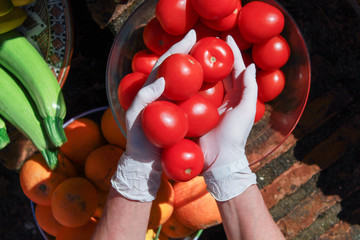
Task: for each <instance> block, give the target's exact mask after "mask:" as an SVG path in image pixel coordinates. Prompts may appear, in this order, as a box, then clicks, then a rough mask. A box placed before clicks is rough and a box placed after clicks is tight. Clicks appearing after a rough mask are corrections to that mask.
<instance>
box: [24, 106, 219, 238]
mask: <svg viewBox="0 0 360 240" xmlns="http://www.w3.org/2000/svg"><path fill="white" fill-rule="evenodd" d="M64 130H65V134H66V136H67V139H68V141H67V142H66V143H65V144H64V145H63V146H61V147H60V148H59V155H58V159H59V164H58V167H57V168H56V169H55V170H53V171H51V170H50V169H49V168H48V167H47V165H46V163H45V160H44V159H43V157H42V155H41V154H40V153H36V154H34V155H33V156H32V157H30V158H29V159H28V160H27V161H26V162H25V163H24V164H23V166H22V168H21V170H20V185H21V188H22V190H23V192H24V194H25V195H26V196H27V197H28V198H29V199H30V200H31V201H32V202H33V203H35V217H36V220H37V222H38V224H39V226H40V227H41V229H42V230H43V231H44V232H46V233H47V234H48V235H50V236H53V237H55V238H56V239H58V240H62V239H67V240H72V239H74V240H75V239H76V240H83V239H84V240H86V239H90V238H91V235H92V233H93V232H94V230H95V227H96V224H97V222H98V221H99V219H100V218H101V215H102V211H103V208H104V205H105V202H106V198H107V195H108V192H109V190H110V187H111V184H110V179H111V177H112V175H113V174H114V172H115V170H116V167H117V163H118V160H119V159H120V157H121V155H122V154H123V152H124V151H125V146H126V138H125V137H124V136H123V134H122V132H121V131H120V129H119V128H118V126H117V124H116V121H115V119H114V117H113V115H112V113H111V110H110V109H109V108H108V109H106V110H105V111H104V112H103V113H102V116H101V120H99V121H94V120H92V119H91V118H90V117H86V116H85V117H83V118H79V119H76V120H74V121H72V122H71V123H69V124H68V125H67V126H66V127H65V128H64ZM189 219H190V220H189ZM219 223H221V217H220V213H219V210H218V208H217V205H216V202H215V200H214V199H213V198H212V197H211V195H210V194H209V193H208V192H207V191H206V185H205V182H204V180H203V178H202V177H200V176H199V177H196V178H194V179H192V180H191V181H188V182H175V181H173V180H171V179H169V178H167V177H166V176H163V177H162V182H161V186H160V188H159V191H158V194H157V197H156V199H155V200H154V201H153V204H152V208H151V212H150V219H149V225H148V232H147V235H146V240H152V239H154V237H155V236H156V233H157V231H158V229H159V227H160V226H161V232H160V235H159V236H158V239H160V240H166V239H169V238H183V237H186V236H189V235H191V234H194V233H195V232H196V231H197V230H199V229H205V228H207V227H209V226H212V225H216V224H219Z"/></svg>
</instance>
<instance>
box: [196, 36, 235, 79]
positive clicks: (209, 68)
mask: <svg viewBox="0 0 360 240" xmlns="http://www.w3.org/2000/svg"><path fill="white" fill-rule="evenodd" d="M190 55H191V56H193V57H194V58H195V59H196V60H198V61H199V63H200V64H201V66H202V68H203V71H204V81H205V82H212V83H214V82H217V81H220V80H222V79H224V78H225V77H226V76H227V75H229V74H230V72H231V70H232V68H233V65H234V54H233V52H232V50H231V48H230V47H229V45H227V43H226V42H225V41H224V40H221V39H218V38H216V37H207V38H203V39H201V40H199V41H197V42H196V43H195V45H194V46H193V48H192V49H191V51H190Z"/></svg>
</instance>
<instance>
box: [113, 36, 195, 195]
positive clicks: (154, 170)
mask: <svg viewBox="0 0 360 240" xmlns="http://www.w3.org/2000/svg"><path fill="white" fill-rule="evenodd" d="M195 42H196V34H195V31H194V30H191V31H190V32H189V33H188V34H187V35H186V36H185V37H184V39H183V40H181V41H180V42H178V43H176V44H174V45H173V46H172V47H171V48H170V49H169V50H168V51H167V52H166V53H164V54H163V55H162V56H161V57H160V58H159V60H158V61H157V62H156V64H155V66H154V68H153V70H152V71H151V73H150V75H149V77H148V79H147V80H146V83H145V84H144V87H143V88H142V89H141V90H140V91H139V92H138V94H137V96H136V97H135V99H134V101H133V103H132V105H131V106H130V108H129V109H128V110H127V112H126V117H125V118H126V132H127V144H126V151H125V153H124V154H123V155H122V156H121V158H120V161H119V164H118V167H117V170H116V172H115V174H114V176H113V177H112V180H111V183H112V187H113V188H115V189H116V190H117V191H118V192H119V193H120V194H121V195H123V196H124V197H126V198H128V199H131V200H137V201H141V202H149V201H152V200H154V199H155V197H156V193H157V191H158V188H159V186H160V182H161V174H162V167H161V162H160V158H161V149H160V148H158V147H156V146H154V145H153V144H152V143H150V142H149V141H148V139H147V138H146V136H145V134H144V132H143V130H142V126H141V112H142V110H143V109H144V108H145V107H146V106H147V105H148V104H150V103H151V102H153V101H155V100H156V99H158V98H159V97H160V96H161V94H162V93H163V91H164V89H165V80H164V78H159V79H157V80H156V81H155V79H156V73H157V70H158V68H159V65H160V64H161V63H162V62H163V61H164V60H165V58H167V57H168V56H170V55H171V54H174V53H188V52H189V51H190V49H191V48H192V46H193V45H194V44H195Z"/></svg>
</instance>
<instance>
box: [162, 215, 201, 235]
mask: <svg viewBox="0 0 360 240" xmlns="http://www.w3.org/2000/svg"><path fill="white" fill-rule="evenodd" d="M161 231H162V232H163V233H164V234H165V235H166V236H168V237H171V238H184V237H188V236H190V235H191V234H193V233H194V232H196V230H195V229H191V228H188V227H186V226H185V225H184V224H182V223H181V222H180V221H179V220H178V219H177V218H176V217H175V214H172V215H171V217H170V218H169V219H168V220H167V221H166V222H165V223H164V224H163V225H162V228H161Z"/></svg>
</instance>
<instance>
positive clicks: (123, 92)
mask: <svg viewBox="0 0 360 240" xmlns="http://www.w3.org/2000/svg"><path fill="white" fill-rule="evenodd" d="M147 77H148V75H146V74H144V73H141V72H132V73H129V74H127V75H125V77H123V78H122V79H121V81H120V84H119V87H118V98H119V102H120V105H121V107H122V108H123V109H124V110H125V111H126V110H128V108H129V107H130V105H131V103H132V102H133V100H134V98H135V96H136V94H137V93H138V91H139V90H140V89H141V88H142V86H143V85H144V83H145V82H146V79H147Z"/></svg>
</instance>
